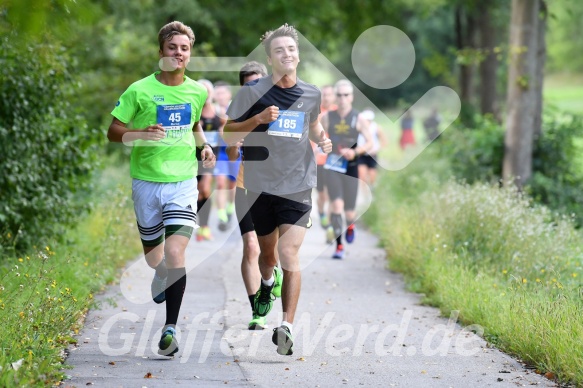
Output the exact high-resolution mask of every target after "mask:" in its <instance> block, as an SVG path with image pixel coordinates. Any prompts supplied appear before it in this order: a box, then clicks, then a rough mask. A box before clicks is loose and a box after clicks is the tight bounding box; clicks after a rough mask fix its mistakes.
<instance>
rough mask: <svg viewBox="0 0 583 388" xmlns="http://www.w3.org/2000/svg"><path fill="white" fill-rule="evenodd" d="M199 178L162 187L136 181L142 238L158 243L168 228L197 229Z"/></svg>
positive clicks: (139, 229) (133, 186)
mask: <svg viewBox="0 0 583 388" xmlns="http://www.w3.org/2000/svg"><path fill="white" fill-rule="evenodd" d="M197 198H198V189H197V181H196V178H193V179H189V180H186V181H182V182H172V183H160V182H148V181H143V180H140V179H133V181H132V199H133V201H134V211H135V213H136V219H137V222H138V231H139V232H140V238H141V239H142V240H145V241H150V240H155V239H157V238H158V237H160V236H161V235H162V234H164V230H165V227H166V226H167V225H184V226H190V227H192V228H195V229H196V228H197V227H198V226H197V225H196V200H197Z"/></svg>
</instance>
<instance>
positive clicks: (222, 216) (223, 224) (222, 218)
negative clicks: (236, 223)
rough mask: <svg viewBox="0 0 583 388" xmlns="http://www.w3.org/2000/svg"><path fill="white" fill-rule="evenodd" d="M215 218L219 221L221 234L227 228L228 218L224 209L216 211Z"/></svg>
mask: <svg viewBox="0 0 583 388" xmlns="http://www.w3.org/2000/svg"><path fill="white" fill-rule="evenodd" d="M217 217H218V219H219V230H220V231H221V232H224V231H226V230H227V229H228V228H229V217H228V216H227V211H226V210H225V209H219V210H218V211H217Z"/></svg>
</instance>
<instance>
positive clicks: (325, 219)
mask: <svg viewBox="0 0 583 388" xmlns="http://www.w3.org/2000/svg"><path fill="white" fill-rule="evenodd" d="M320 225H322V228H324V229H326V228H328V226H329V225H330V220H328V217H327V216H326V215H325V214H322V215H321V216H320Z"/></svg>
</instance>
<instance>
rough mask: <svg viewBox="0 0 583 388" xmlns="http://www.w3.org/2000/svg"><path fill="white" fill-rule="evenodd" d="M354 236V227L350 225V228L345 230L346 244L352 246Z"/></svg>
mask: <svg viewBox="0 0 583 388" xmlns="http://www.w3.org/2000/svg"><path fill="white" fill-rule="evenodd" d="M355 234H356V227H355V226H354V224H350V226H348V228H347V229H346V242H347V243H348V244H352V242H353V241H354V237H355Z"/></svg>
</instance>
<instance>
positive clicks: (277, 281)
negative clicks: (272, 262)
mask: <svg viewBox="0 0 583 388" xmlns="http://www.w3.org/2000/svg"><path fill="white" fill-rule="evenodd" d="M273 278H274V282H273V290H271V293H272V294H273V296H275V297H276V298H281V286H282V285H283V271H282V270H281V268H279V267H278V266H277V265H276V266H275V267H274V268H273Z"/></svg>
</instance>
